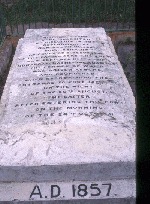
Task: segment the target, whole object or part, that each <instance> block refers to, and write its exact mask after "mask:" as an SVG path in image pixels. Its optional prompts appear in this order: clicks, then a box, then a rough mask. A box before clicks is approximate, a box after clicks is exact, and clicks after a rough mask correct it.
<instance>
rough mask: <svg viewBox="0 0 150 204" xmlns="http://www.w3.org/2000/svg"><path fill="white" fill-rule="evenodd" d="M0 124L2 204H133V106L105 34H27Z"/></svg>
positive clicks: (77, 31) (64, 31) (14, 66)
mask: <svg viewBox="0 0 150 204" xmlns="http://www.w3.org/2000/svg"><path fill="white" fill-rule="evenodd" d="M0 122H1V127H0V145H1V148H0V201H13V200H18V201H41V203H42V201H43V203H45V202H46V201H48V202H49V203H51V202H52V203H53V202H54V203H99V204H101V203H107V204H108V203H111V204H112V203H115V204H117V203H118V204H120V203H124V204H125V203H135V102H134V97H133V93H132V91H131V88H130V86H129V83H128V81H127V79H126V77H125V75H124V73H123V69H122V67H121V65H120V63H119V61H118V58H117V56H116V53H115V51H114V48H113V45H112V43H111V40H110V38H109V37H108V36H107V35H106V33H105V30H104V29H103V28H80V29H78V28H65V29H64V28H59V29H57V28H54V29H37V30H32V29H29V30H27V31H26V34H25V36H24V38H23V39H20V40H19V43H18V46H17V49H16V53H15V56H14V59H13V63H12V66H11V70H10V73H9V76H8V79H7V82H6V85H5V88H4V92H3V96H2V99H1V118H0Z"/></svg>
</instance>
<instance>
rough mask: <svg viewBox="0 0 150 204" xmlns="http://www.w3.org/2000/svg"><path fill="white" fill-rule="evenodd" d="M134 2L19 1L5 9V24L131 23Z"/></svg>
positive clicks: (131, 0) (132, 0)
mask: <svg viewBox="0 0 150 204" xmlns="http://www.w3.org/2000/svg"><path fill="white" fill-rule="evenodd" d="M134 3H135V0H20V1H18V2H16V3H15V4H14V5H12V6H11V7H5V13H6V16H7V24H11V25H17V24H22V23H23V24H29V23H33V22H49V23H55V24H57V23H99V22H121V23H126V22H134V15H135V11H134V10H135V9H134Z"/></svg>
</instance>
